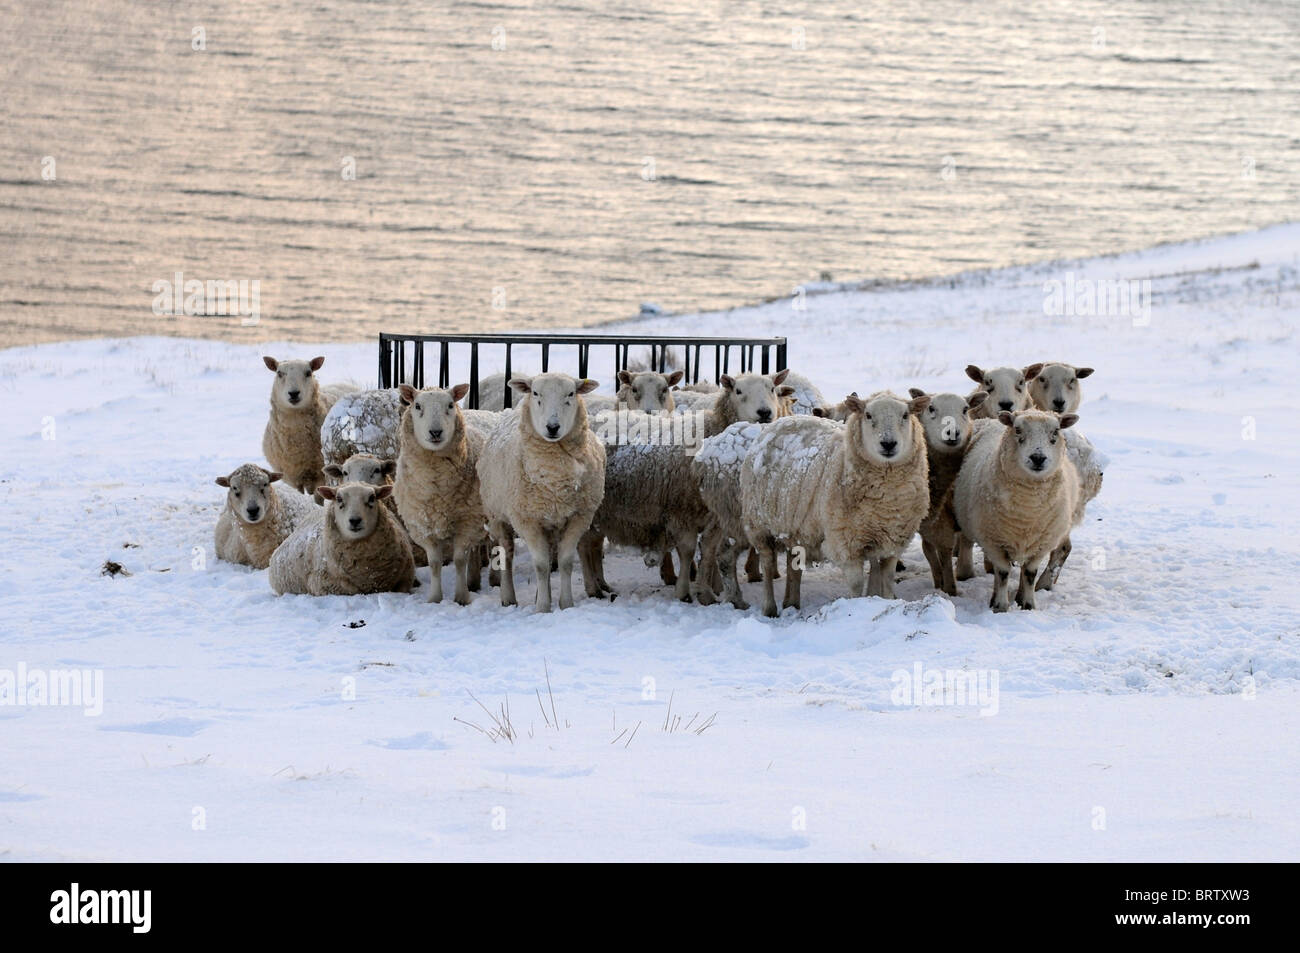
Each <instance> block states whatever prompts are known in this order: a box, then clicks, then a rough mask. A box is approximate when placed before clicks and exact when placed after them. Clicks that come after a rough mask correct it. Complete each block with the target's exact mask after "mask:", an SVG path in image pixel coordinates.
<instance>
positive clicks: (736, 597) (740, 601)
mask: <svg viewBox="0 0 1300 953" xmlns="http://www.w3.org/2000/svg"><path fill="white" fill-rule="evenodd" d="M739 561H740V547H739V546H737V545H736V544H735V543H733V542H731V541H729V540H728V541H726V542H724V543H723V544H722V553H721V560H720V561H719V568H720V570H721V575H722V593H723V597H724V598H725V599H726V600H727V601H728V602H730V603H731V605H732V606H733V607H734V608H736V609H748V608H749V603H748V602H746V601H745V597H744V595H743V594H742V593H741V591H740V579H739V578H738V575H739V574H738V573H737V572H736V563H738V562H739Z"/></svg>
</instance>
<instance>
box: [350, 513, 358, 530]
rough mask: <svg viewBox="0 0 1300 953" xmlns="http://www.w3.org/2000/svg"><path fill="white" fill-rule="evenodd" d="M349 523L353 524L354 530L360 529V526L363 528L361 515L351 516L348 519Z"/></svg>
mask: <svg viewBox="0 0 1300 953" xmlns="http://www.w3.org/2000/svg"><path fill="white" fill-rule="evenodd" d="M348 525H349V526H351V527H352V528H353V529H354V530H355V529H360V528H361V517H360V516H353V517H350V518H349V519H348Z"/></svg>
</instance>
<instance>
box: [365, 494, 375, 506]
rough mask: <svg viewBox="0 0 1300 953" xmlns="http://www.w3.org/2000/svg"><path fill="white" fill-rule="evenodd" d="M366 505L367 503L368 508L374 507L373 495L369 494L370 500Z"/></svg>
mask: <svg viewBox="0 0 1300 953" xmlns="http://www.w3.org/2000/svg"><path fill="white" fill-rule="evenodd" d="M366 503H367V504H368V505H369V506H374V505H375V495H374V494H373V493H371V494H370V499H368V500H366Z"/></svg>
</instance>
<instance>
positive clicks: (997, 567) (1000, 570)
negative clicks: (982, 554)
mask: <svg viewBox="0 0 1300 953" xmlns="http://www.w3.org/2000/svg"><path fill="white" fill-rule="evenodd" d="M996 559H997V561H996V562H995V563H994V564H993V595H992V597H990V599H989V608H990V609H992V610H993V611H994V612H1006V611H1007V609H1009V608H1010V607H1011V602H1010V599H1008V598H1007V580H1009V579H1010V578H1011V560H1009V559H1007V558H1006V556H1004V555H1003V554H1001V553H998V554H996Z"/></svg>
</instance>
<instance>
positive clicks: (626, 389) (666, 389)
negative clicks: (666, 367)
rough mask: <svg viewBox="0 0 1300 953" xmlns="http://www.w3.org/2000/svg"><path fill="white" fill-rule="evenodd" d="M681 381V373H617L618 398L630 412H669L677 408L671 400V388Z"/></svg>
mask: <svg viewBox="0 0 1300 953" xmlns="http://www.w3.org/2000/svg"><path fill="white" fill-rule="evenodd" d="M681 379H682V372H681V371H673V372H672V373H671V374H656V373H654V372H653V371H642V372H640V373H633V372H632V371H626V370H624V371H619V372H618V383H619V388H618V392H619V398H620V399H621V400H623V401H624V402H625V403H626V404H627V405H628V407H630V408H631V409H632V410H644V411H645V412H646V413H647V414H657V413H661V412H662V411H665V410H667V411H671V410H673V409H674V408H675V407H676V406H677V404H676V402H675V401H674V400H673V394H672V388H673V387H674V386H675V385H676V384H677V383H678V382H679V381H680V380H681Z"/></svg>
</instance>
